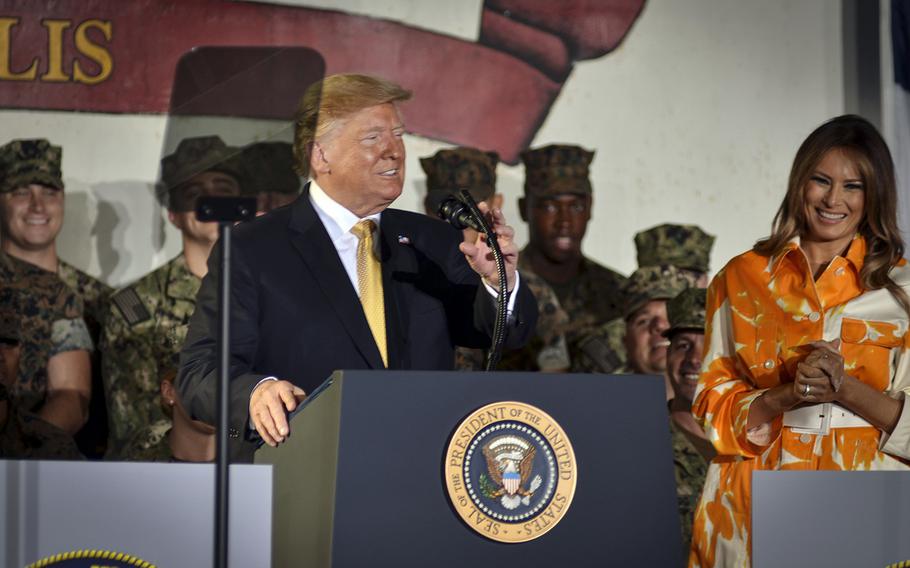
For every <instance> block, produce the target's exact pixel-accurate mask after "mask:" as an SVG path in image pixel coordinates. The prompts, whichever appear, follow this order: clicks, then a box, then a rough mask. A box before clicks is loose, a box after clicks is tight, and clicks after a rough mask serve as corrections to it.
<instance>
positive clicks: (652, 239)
mask: <svg viewBox="0 0 910 568" xmlns="http://www.w3.org/2000/svg"><path fill="white" fill-rule="evenodd" d="M713 245H714V237H713V236H712V235H709V234H708V233H706V232H705V231H704V230H702V228H701V227H699V226H697V225H674V224H669V223H665V224H663V225H658V226H656V227H652V228H650V229H647V230H645V231H640V232H639V233H636V235H635V249H636V251H637V253H638V267H639V268H643V267H645V266H659V265H662V264H671V265H673V266H675V267H676V268H680V269H682V275H683V276H684V277H685V278H686V279H687V280H689V285H690V286H697V280H698V278H699V276H700V275H702V274H707V272H708V270H709V269H710V267H709V262H710V257H711V247H712V246H713ZM625 334H626V323H625V321H624V320H623V319H621V318H617V319H615V320H613V321H610V322H607V323H606V324H604V325H603V326H601V327H600V328H599V329H597V330H596V331H595V332H594V333H593V334H592V336H596V337H597V338H598V339H597V340H596V342H597V343H596V347H594V348H595V349H597V350H598V351H599V352H600V353H599V355H598V359H599V360H600V361H601V362H602V363H601V364H598V365H594V366H592V365H591V359H590V358H582V359H581V360H580V361H579V363H578V365H577V366H576V367H575V368H574V369H573V370H574V371H576V372H601V373H616V374H621V373H624V372H629V371H628V367H627V364H626V363H627V362H626V347H625V344H624V341H623V337H624V336H625ZM588 341H590V339H589V338H585V339H584V342H585V343H586V344H587V342H588ZM590 347H591V346H589V348H590Z"/></svg>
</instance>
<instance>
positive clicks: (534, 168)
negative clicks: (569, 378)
mask: <svg viewBox="0 0 910 568" xmlns="http://www.w3.org/2000/svg"><path fill="white" fill-rule="evenodd" d="M521 159H522V161H523V162H524V165H525V184H524V192H525V195H526V196H535V197H548V196H559V195H566V194H578V195H591V194H592V188H591V181H590V180H589V179H588V173H589V166H590V164H591V161H592V160H593V159H594V152H590V151H588V150H585V149H583V148H580V147H578V146H571V145H559V144H552V145H549V146H545V147H542V148H535V149H533V150H527V151H525V152H522V154H521ZM518 267H519V268H520V269H521V270H522V274H524V273H525V272H526V271H530V270H533V269H532V267H531V261H530V256H529V255H528V248H527V247H525V249H524V250H522V251H521V253H520V254H519V257H518ZM625 280H626V277H625V276H623V275H622V274H620V273H619V272H616V271H614V270H611V269H609V268H607V267H605V266H602V265H600V264H598V263H597V262H595V261H593V260H591V259H590V258H587V257H583V258H582V261H581V266H580V267H579V270H578V275H577V277H576V278H575V279H573V280H572V281H571V282H569V283H568V284H557V283H554V282H547V283H548V284H549V285H550V287H551V288H552V289H553V291H554V292H555V293H556V297H557V298H558V300H559V303H560V306H561V307H562V309H563V311H565V313H566V314H567V316H568V320H569V323H568V325H567V326H566V327H565V329H564V335H565V338H566V344H567V346H568V349H569V360H570V362H571V364H572V367H573V368H574V366H575V360H576V359H577V358H578V357H579V354H580V352H579V342H580V340H581V339H582V338H583V337H584V336H585V335H587V333H589V332H590V331H591V330H592V329H594V328H596V327H597V326H598V325H600V324H602V323H604V322H606V321H609V320H611V319H613V318H614V317H616V316H617V315H618V314H619V312H620V310H621V297H622V295H621V293H620V288H621V286H622V284H623V282H625Z"/></svg>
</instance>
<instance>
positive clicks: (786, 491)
mask: <svg viewBox="0 0 910 568" xmlns="http://www.w3.org/2000/svg"><path fill="white" fill-rule="evenodd" d="M908 534H910V472H907V471H755V472H753V473H752V566H754V567H755V568H770V567H773V568H787V567H790V566H793V567H796V566H799V567H805V566H825V567H826V568H828V567H830V568H834V567H838V566H844V567H853V566H878V567H881V568H890V567H892V566H893V567H894V568H896V567H897V566H902V567H903V566H910V539H908V538H907V535H908Z"/></svg>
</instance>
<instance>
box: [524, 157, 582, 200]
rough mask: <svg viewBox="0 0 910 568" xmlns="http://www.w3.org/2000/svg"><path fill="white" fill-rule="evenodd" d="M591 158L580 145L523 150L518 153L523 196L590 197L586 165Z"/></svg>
mask: <svg viewBox="0 0 910 568" xmlns="http://www.w3.org/2000/svg"><path fill="white" fill-rule="evenodd" d="M593 159H594V152H591V151H588V150H585V149H584V148H582V147H580V146H569V145H564V144H551V145H549V146H544V147H543V148H535V149H533V150H525V151H524V152H522V153H521V161H522V162H524V164H525V195H534V196H537V197H543V196H554V195H562V194H566V193H575V194H580V195H590V194H591V181H590V180H589V179H588V166H590V165H591V160H593Z"/></svg>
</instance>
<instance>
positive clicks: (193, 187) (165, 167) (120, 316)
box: [102, 136, 244, 459]
mask: <svg viewBox="0 0 910 568" xmlns="http://www.w3.org/2000/svg"><path fill="white" fill-rule="evenodd" d="M238 155H239V150H237V149H236V148H232V147H229V146H227V145H226V144H225V143H224V142H223V141H222V140H221V139H220V138H218V137H217V136H205V137H198V138H188V139H185V140H183V141H181V142H180V144H179V145H178V147H177V150H176V151H175V152H174V153H173V154H170V155H168V156H166V157H165V158H164V159H163V160H162V164H161V166H162V168H161V169H162V180H161V185H160V189H161V196H162V198H163V199H164V200H165V202H166V204H167V209H168V218H169V219H170V220H171V222H172V223H173V224H174V225H175V226H176V227H177V228H178V229H179V230H180V231H181V234H182V237H183V253H181V254H180V255H178V256H177V257H176V258H174V259H173V260H171V261H169V262H168V263H166V264H165V265H164V266H162V267H160V268H158V269H156V270H154V271H152V272H151V273H150V274H147V275H146V276H143V277H142V278H140V279H139V280H137V281H136V282H134V283H133V284H130V285H129V286H126V287H124V288H122V289H121V290H118V291H117V292H116V293H115V294H114V295H113V297H112V299H111V309H110V312H109V316H108V318H107V321H106V322H105V326H104V332H103V338H102V345H103V349H104V352H105V358H104V361H103V376H104V383H105V389H106V391H107V395H108V415H109V424H110V429H109V430H110V437H109V441H108V453H107V458H108V459H137V457H142V455H146V454H147V451H148V449H149V448H150V447H151V446H153V445H156V444H158V443H159V442H161V440H162V439H163V438H164V436H165V434H166V433H167V431H168V430H169V429H170V428H171V419H170V418H169V417H168V416H167V415H166V414H165V413H164V412H163V410H162V408H161V404H160V383H161V377H162V375H163V374H164V373H165V372H166V371H167V370H168V368H170V367H172V366H173V357H174V355H175V353H177V352H179V350H180V348H181V345H178V344H175V343H173V342H168V341H167V340H166V338H167V336H168V334H170V333H172V330H174V329H175V328H179V327H182V326H186V325H188V323H189V319H190V316H192V315H193V311H194V310H195V307H196V293H197V292H198V291H199V286H200V284H201V283H202V276H203V275H204V269H205V261H206V259H207V258H208V253H209V251H210V250H211V247H212V246H213V245H214V244H215V241H216V240H217V236H218V232H217V224H216V223H201V222H199V221H198V220H197V219H196V217H195V213H194V207H195V201H196V198H198V197H199V196H202V195H238V194H239V193H240V191H241V180H243V179H244V176H243V173H242V170H241V168H240V163H239V161H238V159H237V156H238ZM194 267H195V270H194ZM197 272H198V273H197Z"/></svg>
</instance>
